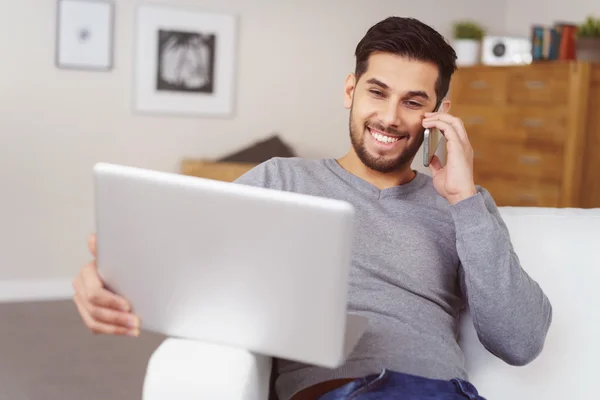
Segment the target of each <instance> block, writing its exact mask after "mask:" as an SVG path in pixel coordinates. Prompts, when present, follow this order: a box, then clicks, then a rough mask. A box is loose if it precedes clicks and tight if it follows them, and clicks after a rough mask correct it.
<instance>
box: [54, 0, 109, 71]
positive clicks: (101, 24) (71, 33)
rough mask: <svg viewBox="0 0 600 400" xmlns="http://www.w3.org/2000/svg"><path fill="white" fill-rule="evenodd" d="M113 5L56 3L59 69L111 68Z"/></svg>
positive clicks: (104, 0) (78, 0) (88, 0)
mask: <svg viewBox="0 0 600 400" xmlns="http://www.w3.org/2000/svg"><path fill="white" fill-rule="evenodd" d="M114 13H115V5H114V3H113V1H108V0H58V1H57V12H56V14H57V18H56V57H55V63H56V66H57V67H59V68H67V69H84V70H100V71H107V70H110V69H112V67H113V29H114Z"/></svg>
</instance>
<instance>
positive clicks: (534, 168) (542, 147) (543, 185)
mask: <svg viewBox="0 0 600 400" xmlns="http://www.w3.org/2000/svg"><path fill="white" fill-rule="evenodd" d="M450 99H451V101H452V107H451V111H450V112H451V113H452V114H453V115H455V116H457V117H460V118H461V119H462V120H463V123H464V125H465V128H466V130H467V133H468V134H469V139H470V140H471V143H472V145H473V149H474V152H475V155H474V168H475V171H474V172H475V183H477V184H478V185H481V186H483V187H485V188H486V189H488V190H489V191H490V193H491V194H492V196H493V197H494V199H495V200H496V202H497V204H498V205H499V206H535V207H583V208H591V207H600V115H599V114H598V113H600V64H590V63H583V62H554V63H540V64H532V65H521V66H508V67H500V66H498V67H496V66H474V67H461V68H459V70H458V71H457V72H456V74H455V76H454V77H453V80H452V84H451V88H450Z"/></svg>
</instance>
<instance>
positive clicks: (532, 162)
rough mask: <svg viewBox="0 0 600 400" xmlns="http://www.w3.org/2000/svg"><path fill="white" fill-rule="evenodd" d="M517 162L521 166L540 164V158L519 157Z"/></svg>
mask: <svg viewBox="0 0 600 400" xmlns="http://www.w3.org/2000/svg"><path fill="white" fill-rule="evenodd" d="M519 161H520V162H521V164H528V165H535V164H538V163H539V162H540V157H538V156H521V157H519Z"/></svg>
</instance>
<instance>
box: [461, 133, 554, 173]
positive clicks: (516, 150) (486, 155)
mask: <svg viewBox="0 0 600 400" xmlns="http://www.w3.org/2000/svg"><path fill="white" fill-rule="evenodd" d="M471 144H472V146H473V150H474V160H473V164H474V165H473V167H474V169H475V170H476V171H478V172H481V173H482V174H485V175H500V176H513V177H519V176H520V177H529V178H536V179H541V180H545V181H551V182H560V180H561V177H562V167H563V155H562V153H560V152H559V151H557V150H555V149H551V148H544V147H536V146H530V145H526V144H518V143H503V142H498V141H479V140H478V139H475V140H471Z"/></svg>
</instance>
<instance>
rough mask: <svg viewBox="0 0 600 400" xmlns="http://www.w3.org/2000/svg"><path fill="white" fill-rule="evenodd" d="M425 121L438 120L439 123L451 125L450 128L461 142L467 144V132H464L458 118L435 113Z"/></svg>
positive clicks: (463, 127)
mask: <svg viewBox="0 0 600 400" xmlns="http://www.w3.org/2000/svg"><path fill="white" fill-rule="evenodd" d="M425 120H426V121H427V120H431V121H435V120H439V121H443V122H446V123H448V124H450V125H452V127H453V128H454V130H455V131H456V133H457V134H458V137H459V138H460V139H461V140H462V141H463V142H466V143H468V142H469V138H468V136H467V131H466V129H465V126H464V125H463V122H462V120H461V119H460V118H456V117H454V116H452V115H450V114H446V113H437V114H435V115H432V116H429V117H427V118H425Z"/></svg>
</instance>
